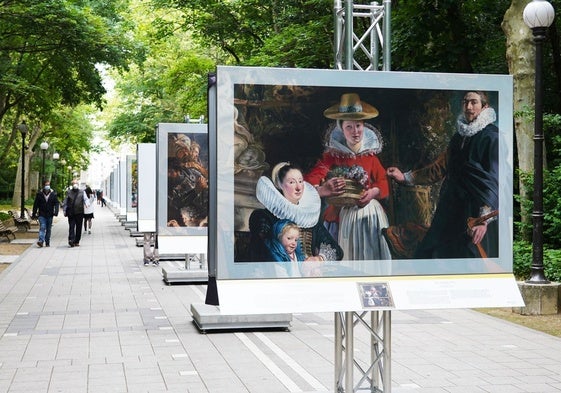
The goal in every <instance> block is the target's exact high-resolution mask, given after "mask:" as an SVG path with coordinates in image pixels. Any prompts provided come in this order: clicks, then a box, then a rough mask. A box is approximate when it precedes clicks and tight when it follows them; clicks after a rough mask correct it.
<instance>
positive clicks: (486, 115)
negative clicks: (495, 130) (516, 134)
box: [457, 108, 497, 136]
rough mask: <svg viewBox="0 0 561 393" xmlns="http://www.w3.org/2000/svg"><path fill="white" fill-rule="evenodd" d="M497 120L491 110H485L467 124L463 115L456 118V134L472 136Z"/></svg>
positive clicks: (493, 111)
mask: <svg viewBox="0 0 561 393" xmlns="http://www.w3.org/2000/svg"><path fill="white" fill-rule="evenodd" d="M496 120H497V115H496V113H495V110H494V109H493V108H485V109H483V110H482V111H481V113H480V114H479V116H477V117H476V118H475V120H474V121H472V122H471V123H468V122H467V121H466V118H465V116H464V115H463V114H461V115H460V116H458V122H457V124H458V134H460V135H461V136H474V135H475V134H477V133H478V132H479V131H481V130H482V129H484V128H485V127H487V126H488V125H489V124H491V123H494V122H495V121H496Z"/></svg>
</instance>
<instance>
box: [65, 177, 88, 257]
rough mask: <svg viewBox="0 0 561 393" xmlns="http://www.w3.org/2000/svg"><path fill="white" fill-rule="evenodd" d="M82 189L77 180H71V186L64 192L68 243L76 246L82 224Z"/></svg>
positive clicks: (78, 242)
mask: <svg viewBox="0 0 561 393" xmlns="http://www.w3.org/2000/svg"><path fill="white" fill-rule="evenodd" d="M85 203H86V198H85V197H84V190H80V187H79V185H78V181H77V180H72V188H71V189H70V190H68V192H67V193H66V199H65V200H64V215H65V216H66V217H68V245H69V246H70V247H78V246H79V245H80V239H81V238H82V225H83V224H84V204H85Z"/></svg>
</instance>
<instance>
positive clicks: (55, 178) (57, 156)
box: [51, 151, 60, 190]
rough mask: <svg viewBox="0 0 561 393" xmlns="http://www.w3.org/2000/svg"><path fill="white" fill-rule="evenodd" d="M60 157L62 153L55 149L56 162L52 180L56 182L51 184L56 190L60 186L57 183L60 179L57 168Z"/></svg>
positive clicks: (54, 157) (54, 159)
mask: <svg viewBox="0 0 561 393" xmlns="http://www.w3.org/2000/svg"><path fill="white" fill-rule="evenodd" d="M59 158H60V154H58V153H57V152H56V151H55V152H54V153H53V161H54V164H55V170H54V173H53V181H52V183H54V184H51V186H52V188H53V189H54V190H56V187H57V186H58V184H57V181H58V179H57V173H56V170H57V164H58V159H59Z"/></svg>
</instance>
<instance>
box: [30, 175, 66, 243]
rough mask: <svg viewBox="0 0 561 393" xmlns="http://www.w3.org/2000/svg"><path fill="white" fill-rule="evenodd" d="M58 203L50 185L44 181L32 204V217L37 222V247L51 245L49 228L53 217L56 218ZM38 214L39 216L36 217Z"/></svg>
mask: <svg viewBox="0 0 561 393" xmlns="http://www.w3.org/2000/svg"><path fill="white" fill-rule="evenodd" d="M59 209H60V203H59V201H58V197H57V195H56V192H55V191H54V190H51V183H50V182H49V181H45V182H44V183H43V189H42V190H41V191H39V192H38V193H37V195H35V201H34V202H33V211H32V217H33V218H36V217H37V218H38V220H39V239H38V240H37V246H38V247H43V244H45V246H46V247H49V246H50V245H51V244H50V242H51V227H52V226H53V217H54V216H58V211H59ZM37 214H39V215H37Z"/></svg>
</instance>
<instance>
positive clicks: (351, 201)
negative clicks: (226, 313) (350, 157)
mask: <svg viewBox="0 0 561 393" xmlns="http://www.w3.org/2000/svg"><path fill="white" fill-rule="evenodd" d="M334 177H342V178H343V179H344V180H345V192H344V193H343V194H341V195H336V196H332V197H328V198H327V203H329V204H330V205H334V206H352V205H356V202H357V201H358V200H359V199H360V196H361V195H362V193H363V192H364V190H365V188H366V186H367V184H368V173H366V171H365V170H364V168H362V167H361V166H360V165H352V166H335V167H332V168H331V169H330V171H329V172H328V173H327V179H331V178H334Z"/></svg>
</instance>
